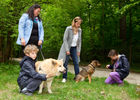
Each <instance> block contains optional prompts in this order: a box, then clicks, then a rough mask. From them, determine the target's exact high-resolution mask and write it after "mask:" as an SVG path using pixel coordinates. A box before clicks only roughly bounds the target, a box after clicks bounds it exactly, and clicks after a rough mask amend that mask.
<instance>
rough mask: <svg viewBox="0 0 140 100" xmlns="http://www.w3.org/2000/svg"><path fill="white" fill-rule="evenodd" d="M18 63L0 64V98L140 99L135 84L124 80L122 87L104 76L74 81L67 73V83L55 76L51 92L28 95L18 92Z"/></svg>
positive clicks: (39, 99)
mask: <svg viewBox="0 0 140 100" xmlns="http://www.w3.org/2000/svg"><path fill="white" fill-rule="evenodd" d="M19 70H20V68H19V65H18V64H0V100H140V95H138V94H136V85H132V84H128V83H127V82H125V85H124V86H123V87H118V86H117V85H106V84H104V80H105V78H97V77H93V80H92V83H91V84H89V83H88V80H86V81H83V82H80V83H78V84H77V83H75V82H74V81H73V77H74V75H73V74H71V73H68V81H67V83H65V84H64V83H61V80H62V78H61V77H62V76H59V77H56V78H55V79H54V81H53V84H52V91H53V94H47V93H46V92H45V91H44V92H43V94H40V95H39V94H37V92H35V93H34V95H33V96H31V97H29V96H26V95H23V94H20V93H19V89H18V85H17V81H16V80H17V77H18V74H19Z"/></svg>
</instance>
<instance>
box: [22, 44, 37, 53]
mask: <svg viewBox="0 0 140 100" xmlns="http://www.w3.org/2000/svg"><path fill="white" fill-rule="evenodd" d="M32 51H34V52H36V53H38V51H39V49H38V48H37V46H35V45H32V44H29V45H27V46H26V47H25V49H24V53H25V54H30V53H31V52H32Z"/></svg>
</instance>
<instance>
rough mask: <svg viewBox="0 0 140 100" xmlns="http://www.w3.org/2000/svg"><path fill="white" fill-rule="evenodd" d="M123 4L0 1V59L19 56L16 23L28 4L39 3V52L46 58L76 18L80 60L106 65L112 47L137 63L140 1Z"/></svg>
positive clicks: (107, 0) (81, 0)
mask: <svg viewBox="0 0 140 100" xmlns="http://www.w3.org/2000/svg"><path fill="white" fill-rule="evenodd" d="M124 1H125V2H124V5H122V7H121V8H119V6H120V5H119V1H114V0H62V1H61V0H47V1H46V0H28V1H27V0H20V1H18V0H1V1H0V4H1V6H0V11H1V15H0V17H1V19H0V22H1V23H2V24H1V25H0V27H1V30H0V36H1V38H0V40H1V41H2V42H0V47H1V49H0V56H2V57H3V59H4V57H5V56H6V54H9V55H8V57H7V59H8V58H9V57H20V55H21V53H20V52H21V48H20V46H17V44H16V39H17V36H18V21H19V18H20V17H21V15H22V14H23V13H25V12H26V11H27V9H28V8H29V7H30V6H31V5H33V4H35V3H38V4H40V5H41V8H42V10H41V18H42V21H43V26H44V32H45V37H44V43H43V49H42V51H43V53H44V55H45V58H50V57H51V58H57V57H58V53H59V50H60V47H61V45H62V42H63V35H64V31H65V28H66V27H67V26H69V25H71V21H72V19H73V18H74V17H75V16H81V18H82V19H83V23H82V25H81V28H82V52H81V61H84V62H86V61H87V62H89V61H91V60H93V59H98V60H100V61H101V62H106V61H108V60H109V59H107V53H108V52H109V50H110V49H112V48H114V49H117V50H118V51H119V52H120V53H124V54H125V55H126V56H127V58H132V62H131V63H132V64H133V63H134V64H135V63H139V60H138V59H140V56H139V55H140V53H139V50H140V46H139V43H140V40H139V37H140V35H139V31H140V25H139V21H140V13H139V9H140V7H139V3H140V1H139V0H124ZM131 13H132V17H131V21H130V14H131ZM123 16H126V27H125V26H124V27H123V28H125V29H126V36H124V37H125V38H126V40H125V41H123V40H122V39H121V38H120V35H121V34H120V18H121V17H123ZM130 23H132V25H130ZM130 26H131V27H130ZM131 34H132V35H131ZM9 36H10V40H9ZM130 40H131V41H130ZM1 43H2V44H1ZM9 45H10V46H11V47H8V46H9ZM7 47H8V50H10V51H8V50H7ZM131 49H132V50H131ZM1 52H2V54H1ZM8 52H10V53H8ZM5 61H6V60H5Z"/></svg>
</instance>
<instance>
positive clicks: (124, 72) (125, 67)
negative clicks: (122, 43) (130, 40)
mask: <svg viewBox="0 0 140 100" xmlns="http://www.w3.org/2000/svg"><path fill="white" fill-rule="evenodd" d="M109 69H114V64H113V65H110V66H109ZM129 69H130V65H129V62H128V60H127V58H126V57H125V55H124V54H122V55H120V57H119V60H118V67H117V68H116V69H115V71H116V72H118V73H119V75H120V78H121V80H123V79H124V78H126V77H127V76H128V75H129Z"/></svg>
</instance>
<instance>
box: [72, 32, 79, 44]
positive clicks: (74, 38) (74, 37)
mask: <svg viewBox="0 0 140 100" xmlns="http://www.w3.org/2000/svg"><path fill="white" fill-rule="evenodd" d="M77 40H78V33H77V34H74V35H73V40H72V43H71V46H72V47H75V46H77Z"/></svg>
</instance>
